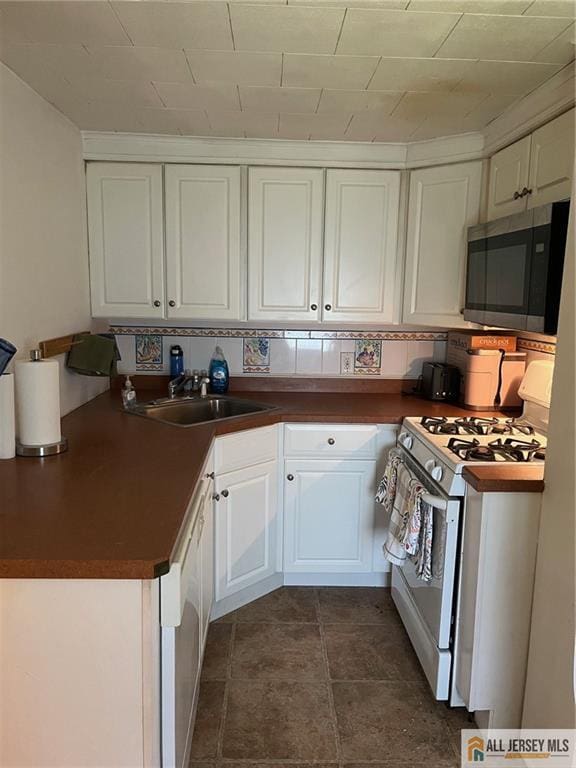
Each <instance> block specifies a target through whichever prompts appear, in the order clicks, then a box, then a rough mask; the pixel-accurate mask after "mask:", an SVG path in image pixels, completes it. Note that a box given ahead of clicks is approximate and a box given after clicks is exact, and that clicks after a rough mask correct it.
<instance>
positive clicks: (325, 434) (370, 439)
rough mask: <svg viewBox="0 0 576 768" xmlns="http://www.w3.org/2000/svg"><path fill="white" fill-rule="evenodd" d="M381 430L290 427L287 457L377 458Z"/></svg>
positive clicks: (371, 427)
mask: <svg viewBox="0 0 576 768" xmlns="http://www.w3.org/2000/svg"><path fill="white" fill-rule="evenodd" d="M377 435H378V427H377V426H375V425H373V424H365V425H361V424H287V425H286V426H285V427H284V455H285V456H305V457H308V456H309V457H314V458H316V459H319V458H327V459H328V458H343V457H345V458H347V459H373V458H376V447H377V440H376V438H377Z"/></svg>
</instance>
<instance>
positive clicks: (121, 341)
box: [110, 325, 446, 379]
mask: <svg viewBox="0 0 576 768" xmlns="http://www.w3.org/2000/svg"><path fill="white" fill-rule="evenodd" d="M110 330H111V332H112V333H114V334H115V335H116V339H117V342H118V347H119V349H120V354H121V355H122V360H121V361H120V362H119V364H118V371H119V373H134V372H142V373H144V372H147V373H163V374H166V373H168V372H169V368H170V347H171V346H172V345H173V344H179V345H180V346H181V347H182V351H183V353H184V367H185V368H190V369H195V368H197V369H202V368H208V365H209V363H210V358H211V356H212V353H213V351H214V348H215V347H216V346H220V347H221V348H222V351H223V352H224V355H225V357H226V360H227V361H228V366H229V368H230V373H231V375H233V376H251V375H252V376H254V375H258V376H261V375H270V376H306V377H310V376H321V377H326V376H345V377H350V376H353V377H374V376H380V377H382V378H385V379H402V378H417V377H418V376H419V375H420V373H421V372H422V363H423V362H424V361H426V360H435V361H440V362H443V361H444V360H445V358H446V332H444V331H438V332H435V331H430V330H422V331H419V330H415V329H414V330H409V331H406V330H392V331H332V330H331V331H324V330H320V331H318V330H313V331H300V330H299V331H293V330H267V329H262V330H260V329H258V330H254V329H234V328H176V327H175V328H172V327H161V328H152V327H150V328H148V327H145V326H124V325H123V326H112V327H111V329H110Z"/></svg>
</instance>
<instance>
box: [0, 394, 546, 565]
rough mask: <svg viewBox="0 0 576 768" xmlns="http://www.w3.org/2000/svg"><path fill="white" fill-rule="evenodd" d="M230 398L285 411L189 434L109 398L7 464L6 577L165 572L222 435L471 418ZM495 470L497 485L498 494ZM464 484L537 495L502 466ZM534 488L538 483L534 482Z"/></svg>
mask: <svg viewBox="0 0 576 768" xmlns="http://www.w3.org/2000/svg"><path fill="white" fill-rule="evenodd" d="M155 394H157V393H154V392H153V391H150V392H148V393H147V395H148V396H149V398H147V399H152V398H153V397H154V396H155ZM233 394H234V396H235V397H246V398H248V399H251V400H255V401H258V402H263V403H268V404H271V405H275V406H277V407H278V410H276V411H272V412H267V413H264V414H254V415H250V416H245V417H242V418H237V419H234V420H233V421H223V422H220V423H215V424H206V425H196V426H193V427H189V428H186V429H181V428H176V427H174V426H172V425H169V424H162V423H159V422H154V421H152V420H148V419H144V418H139V417H136V416H133V415H130V414H127V413H124V412H123V411H122V409H121V407H120V393H119V392H118V391H111V392H106V393H104V394H103V395H100V396H99V397H97V398H95V399H94V400H92V401H91V402H89V403H87V404H86V405H84V406H82V407H81V408H78V409H77V410H76V411H74V412H72V413H71V414H69V415H68V416H66V417H65V418H64V419H63V420H62V433H63V434H64V435H66V437H67V438H68V441H69V450H68V451H67V452H66V453H64V454H61V455H60V456H54V457H50V458H47V459H42V460H39V459H29V458H17V459H11V460H7V461H0V488H1V489H2V491H1V494H2V497H1V504H0V578H78V579H84V578H102V579H111V578H113V579H153V578H156V577H158V576H160V575H162V574H163V573H166V572H167V571H168V569H169V567H170V557H171V554H172V551H173V549H174V546H175V543H176V541H177V538H178V534H179V531H180V527H181V525H182V522H183V520H184V516H185V513H186V509H187V507H188V504H189V502H190V499H191V497H192V494H193V492H194V489H195V486H196V483H197V481H198V479H199V476H200V472H201V471H202V467H203V465H204V462H205V460H206V458H207V456H208V452H209V450H210V447H211V445H212V441H213V439H214V437H215V436H217V435H222V434H226V433H229V432H235V431H240V430H245V429H251V428H254V427H259V426H266V425H268V424H274V423H278V422H318V423H324V422H328V423H373V424H386V423H389V424H397V423H400V422H401V421H402V419H403V418H404V416H411V415H412V416H425V415H446V416H455V415H464V414H466V413H467V412H466V411H465V410H464V409H462V408H460V407H458V406H455V405H449V404H444V403H434V402H430V401H427V400H423V399H421V398H418V397H414V396H403V395H399V394H365V393H362V394H358V393H317V392H312V393H310V392H303V391H300V392H243V393H238V392H234V393H233ZM481 469H482V472H480V470H481ZM496 469H497V470H498V471H497V472H496V473H495V470H496ZM514 469H515V470H517V469H518V468H517V466H515V467H514ZM467 472H468V470H467ZM490 473H492V477H493V478H495V479H494V480H493V482H495V483H496V485H497V487H490V482H491V481H490ZM504 474H505V473H504ZM514 474H516V473H514ZM467 479H468V480H469V482H471V484H472V485H473V486H474V487H477V485H476V483H480V484H481V485H482V487H479V488H478V490H499V491H501V490H536V489H535V488H528V487H526V485H524V486H523V487H521V488H519V487H514V488H513V489H512V488H509V487H506V485H505V478H504V476H503V473H502V469H501V468H500V467H498V468H492V467H488V468H486V467H482V468H480V467H478V468H474V471H473V472H472V470H470V477H469V478H468V477H467ZM507 482H510V481H509V480H508V481H507ZM526 482H527V483H529V484H531V485H533V483H534V478H533V477H530V478H526V480H524V481H523V483H524V484H525V483H526ZM540 482H542V480H541V479H540ZM540 490H541V489H540Z"/></svg>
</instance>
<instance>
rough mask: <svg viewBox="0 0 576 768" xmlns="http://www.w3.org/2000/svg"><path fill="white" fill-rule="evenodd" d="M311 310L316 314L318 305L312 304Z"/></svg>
mask: <svg viewBox="0 0 576 768" xmlns="http://www.w3.org/2000/svg"><path fill="white" fill-rule="evenodd" d="M310 309H311V310H312V311H313V312H316V310H317V309H318V304H310Z"/></svg>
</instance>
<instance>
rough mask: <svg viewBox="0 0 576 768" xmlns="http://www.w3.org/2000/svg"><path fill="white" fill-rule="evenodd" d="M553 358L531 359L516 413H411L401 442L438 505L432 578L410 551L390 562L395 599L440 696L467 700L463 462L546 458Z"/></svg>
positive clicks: (456, 702)
mask: <svg viewBox="0 0 576 768" xmlns="http://www.w3.org/2000/svg"><path fill="white" fill-rule="evenodd" d="M552 374H553V365H552V364H551V363H548V362H546V361H534V362H532V363H531V364H530V365H529V366H528V368H527V370H526V372H525V374H524V378H523V380H522V384H521V386H520V389H519V394H520V396H521V397H522V399H523V400H524V409H523V412H522V415H521V416H520V417H518V418H515V419H513V418H507V417H499V418H498V417H492V416H487V417H484V416H463V417H455V418H445V417H409V418H405V419H404V421H403V422H402V428H401V430H400V434H399V435H398V439H397V445H398V447H399V448H400V449H401V453H402V455H403V457H404V464H405V465H406V467H407V468H408V469H409V470H410V471H411V472H412V474H413V475H414V476H415V477H416V478H417V479H418V480H419V482H420V483H421V484H422V485H423V486H424V487H425V490H426V491H427V493H426V496H425V501H426V502H427V503H428V504H430V505H431V506H432V508H433V545H432V574H433V576H432V579H431V580H430V581H429V582H424V581H422V580H421V579H420V578H419V577H418V576H417V573H416V568H415V565H414V563H413V562H412V560H411V559H410V558H408V559H407V560H406V563H405V564H404V565H403V566H402V567H401V568H400V567H398V566H396V565H394V566H393V567H392V598H393V600H394V603H395V604H396V607H397V608H398V612H399V613H400V616H401V618H402V621H403V623H404V626H405V627H406V630H407V632H408V635H409V636H410V639H411V641H412V645H413V646H414V649H415V651H416V654H417V655H418V658H419V659H420V663H421V664H422V668H423V670H424V672H425V674H426V677H427V678H428V682H429V683H430V686H431V688H432V691H433V692H434V695H435V696H436V698H437V699H441V700H448V701H449V703H450V704H452V705H462V704H465V705H466V706H468V704H469V702H467V701H465V700H464V699H463V697H462V695H461V694H460V693H459V691H458V689H457V686H456V683H455V669H454V667H455V664H454V658H455V627H456V626H458V624H459V607H458V606H459V604H460V601H459V595H458V579H459V571H461V568H462V552H461V548H462V530H463V528H464V527H465V525H466V524H465V521H464V517H465V509H466V505H465V501H464V499H465V497H466V495H467V487H466V481H465V480H464V477H463V475H462V471H463V469H464V467H466V466H469V465H471V464H478V463H482V464H484V465H487V464H495V463H502V462H506V463H509V464H510V466H511V467H513V466H514V465H518V466H525V465H526V462H531V463H539V464H543V463H544V460H545V454H546V444H547V439H546V431H547V426H548V413H549V407H550V394H551V387H552Z"/></svg>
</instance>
